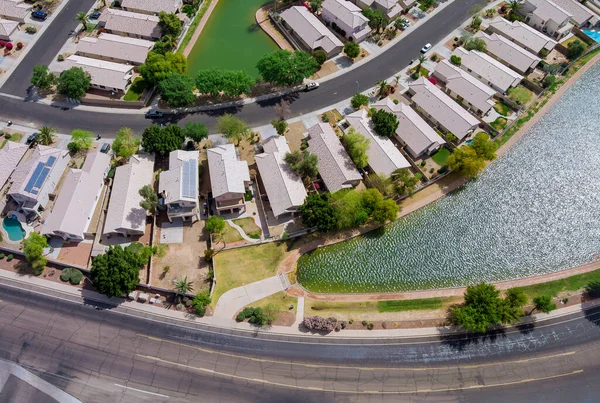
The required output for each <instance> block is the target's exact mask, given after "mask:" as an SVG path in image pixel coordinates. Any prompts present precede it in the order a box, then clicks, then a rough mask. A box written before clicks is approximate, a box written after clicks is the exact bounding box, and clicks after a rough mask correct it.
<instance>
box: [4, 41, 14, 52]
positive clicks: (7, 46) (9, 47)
mask: <svg viewBox="0 0 600 403" xmlns="http://www.w3.org/2000/svg"><path fill="white" fill-rule="evenodd" d="M5 46H6V49H8V50H12V48H13V44H12V43H10V42H7V43H6V45H5Z"/></svg>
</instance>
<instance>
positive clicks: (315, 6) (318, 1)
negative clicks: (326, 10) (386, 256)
mask: <svg viewBox="0 0 600 403" xmlns="http://www.w3.org/2000/svg"><path fill="white" fill-rule="evenodd" d="M309 4H310V9H311V10H312V12H313V13H316V12H317V11H319V9H320V8H321V5H322V4H323V0H310V2H309Z"/></svg>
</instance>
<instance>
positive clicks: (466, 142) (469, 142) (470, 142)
mask: <svg viewBox="0 0 600 403" xmlns="http://www.w3.org/2000/svg"><path fill="white" fill-rule="evenodd" d="M465 144H466V145H468V146H470V145H471V144H473V140H467V141H465Z"/></svg>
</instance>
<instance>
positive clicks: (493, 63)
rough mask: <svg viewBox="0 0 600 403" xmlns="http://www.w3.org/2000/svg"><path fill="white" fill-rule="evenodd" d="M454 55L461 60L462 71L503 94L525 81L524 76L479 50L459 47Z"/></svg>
mask: <svg viewBox="0 0 600 403" xmlns="http://www.w3.org/2000/svg"><path fill="white" fill-rule="evenodd" d="M453 55H456V56H458V57H460V58H461V65H460V68H461V69H463V70H465V71H468V72H469V73H470V74H471V75H472V76H474V77H476V78H478V79H479V80H480V81H481V82H483V83H485V84H486V85H489V86H490V87H492V88H494V89H495V90H496V91H498V92H500V93H501V94H505V93H506V91H508V89H509V88H512V87H516V86H517V85H519V83H520V82H521V80H523V76H522V75H520V74H519V73H517V72H516V71H514V70H511V69H510V68H508V67H506V66H505V65H503V64H502V63H500V62H499V61H497V60H495V59H493V58H492V57H490V56H489V55H486V54H485V53H482V52H479V51H477V50H466V49H465V48H463V47H459V48H456V49H455V50H454V52H453Z"/></svg>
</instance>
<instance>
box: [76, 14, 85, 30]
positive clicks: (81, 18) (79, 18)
mask: <svg viewBox="0 0 600 403" xmlns="http://www.w3.org/2000/svg"><path fill="white" fill-rule="evenodd" d="M75 21H77V22H80V23H81V24H82V25H83V30H84V31H87V29H88V26H87V23H88V16H87V14H86V13H85V12H83V11H81V12H79V13H77V14H75Z"/></svg>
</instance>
